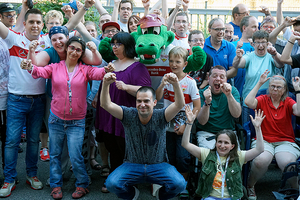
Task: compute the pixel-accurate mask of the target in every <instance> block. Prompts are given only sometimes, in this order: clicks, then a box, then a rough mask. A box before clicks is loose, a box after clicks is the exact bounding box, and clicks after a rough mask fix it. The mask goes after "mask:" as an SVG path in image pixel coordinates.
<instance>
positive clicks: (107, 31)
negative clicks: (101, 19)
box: [103, 30, 119, 34]
mask: <svg viewBox="0 0 300 200" xmlns="http://www.w3.org/2000/svg"><path fill="white" fill-rule="evenodd" d="M110 32H111V33H112V34H114V33H118V32H119V31H118V30H105V31H104V32H103V33H104V34H108V33H110Z"/></svg>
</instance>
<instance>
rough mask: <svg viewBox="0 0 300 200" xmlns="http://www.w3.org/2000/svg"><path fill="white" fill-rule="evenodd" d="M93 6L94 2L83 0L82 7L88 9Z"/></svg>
mask: <svg viewBox="0 0 300 200" xmlns="http://www.w3.org/2000/svg"><path fill="white" fill-rule="evenodd" d="M94 4H95V0H85V2H84V7H86V8H90V7H92V6H93V5H94Z"/></svg>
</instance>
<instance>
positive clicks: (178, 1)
mask: <svg viewBox="0 0 300 200" xmlns="http://www.w3.org/2000/svg"><path fill="white" fill-rule="evenodd" d="M181 5H182V0H176V7H177V8H180V6H181Z"/></svg>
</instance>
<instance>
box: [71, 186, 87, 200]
mask: <svg viewBox="0 0 300 200" xmlns="http://www.w3.org/2000/svg"><path fill="white" fill-rule="evenodd" d="M87 193H89V191H88V189H86V188H83V187H77V188H76V190H75V192H73V194H72V197H73V199H80V198H81V197H83V196H84V195H86V194H87Z"/></svg>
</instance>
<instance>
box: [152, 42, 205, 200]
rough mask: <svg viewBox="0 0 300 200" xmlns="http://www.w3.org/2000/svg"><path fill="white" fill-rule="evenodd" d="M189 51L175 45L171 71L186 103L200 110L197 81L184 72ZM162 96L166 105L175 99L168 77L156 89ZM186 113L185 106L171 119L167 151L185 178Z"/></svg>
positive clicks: (187, 159)
mask: <svg viewBox="0 0 300 200" xmlns="http://www.w3.org/2000/svg"><path fill="white" fill-rule="evenodd" d="M187 57H188V51H187V50H186V49H184V48H182V47H179V46H177V47H174V48H173V49H172V50H171V51H170V52H169V65H170V68H171V71H172V72H173V73H174V74H175V75H176V76H177V78H178V80H179V84H180V87H181V89H182V91H183V94H184V98H185V104H186V105H189V106H190V107H191V108H192V109H193V111H194V112H195V111H196V110H200V108H201V102H200V96H199V91H198V89H197V83H196V81H195V80H194V79H193V78H191V77H190V76H189V75H187V74H186V73H184V72H183V69H184V68H185V66H186V65H187ZM162 96H163V97H164V107H168V106H169V105H170V104H171V103H173V102H174V101H175V100H174V89H173V86H172V84H170V83H168V82H167V81H166V77H165V76H164V77H163V78H162V81H161V84H160V85H159V87H158V88H157V90H156V97H157V100H158V101H159V100H160V99H161V98H162ZM185 121H186V117H185V113H184V107H183V108H182V110H181V111H180V112H179V113H178V114H177V115H176V117H175V118H174V119H173V120H171V122H170V126H169V127H168V128H167V133H166V135H167V137H166V145H167V153H168V158H169V163H170V164H171V165H173V166H175V167H176V169H177V170H178V171H179V172H180V173H181V174H182V175H183V177H184V178H185V180H187V178H188V170H189V165H190V154H189V152H187V151H186V150H185V149H184V148H183V147H182V146H181V145H180V144H181V139H182V134H183V132H184V129H185ZM181 196H186V197H188V191H187V190H185V191H182V193H181Z"/></svg>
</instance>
